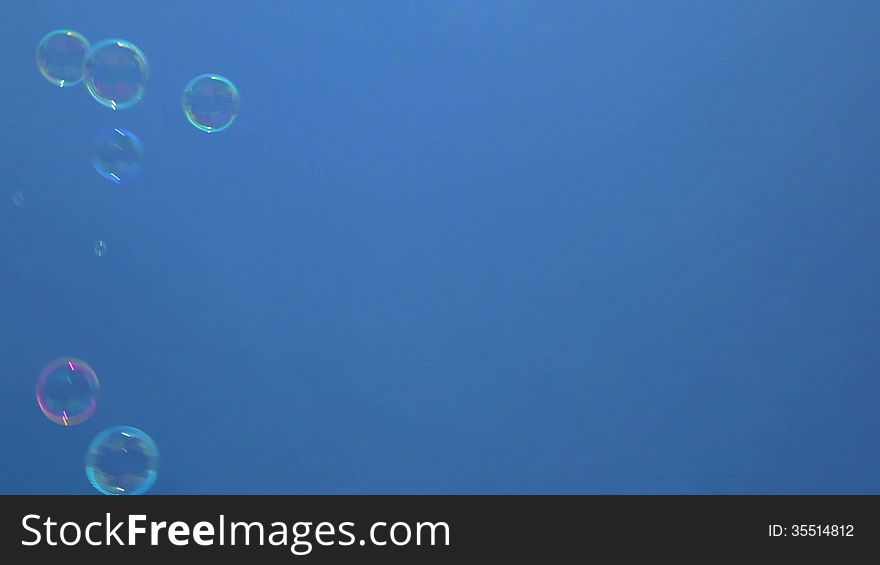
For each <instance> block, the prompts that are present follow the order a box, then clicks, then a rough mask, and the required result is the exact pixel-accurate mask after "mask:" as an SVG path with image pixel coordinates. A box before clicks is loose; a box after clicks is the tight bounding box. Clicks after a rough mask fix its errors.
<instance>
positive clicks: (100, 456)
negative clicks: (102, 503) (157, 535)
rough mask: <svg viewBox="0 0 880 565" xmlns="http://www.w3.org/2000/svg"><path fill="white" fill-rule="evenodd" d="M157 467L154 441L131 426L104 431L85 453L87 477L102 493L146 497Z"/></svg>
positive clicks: (157, 452)
mask: <svg viewBox="0 0 880 565" xmlns="http://www.w3.org/2000/svg"><path fill="white" fill-rule="evenodd" d="M158 468H159V450H158V449H157V448H156V444H155V443H154V442H153V439H152V438H151V437H150V436H148V435H147V434H145V433H144V432H142V431H141V430H139V429H137V428H132V427H131V426H116V427H113V428H108V429H106V430H104V431H103V432H101V433H99V434H98V435H97V436H96V437H95V439H93V440H92V443H91V444H90V445H89V450H88V452H87V453H86V476H87V477H88V479H89V482H90V483H91V484H92V486H93V487H95V489H96V490H97V491H98V492H100V493H101V494H121V495H132V494H144V493H145V492H147V491H148V490H150V488H151V487H152V486H153V483H155V482H156V476H157V474H158V473H157V472H158Z"/></svg>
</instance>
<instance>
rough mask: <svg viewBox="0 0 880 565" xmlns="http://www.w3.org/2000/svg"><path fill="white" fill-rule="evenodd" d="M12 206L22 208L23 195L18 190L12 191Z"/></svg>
mask: <svg viewBox="0 0 880 565" xmlns="http://www.w3.org/2000/svg"><path fill="white" fill-rule="evenodd" d="M12 205H13V206H15V207H16V208H21V207H22V206H24V193H23V192H22V191H20V190H14V191H12Z"/></svg>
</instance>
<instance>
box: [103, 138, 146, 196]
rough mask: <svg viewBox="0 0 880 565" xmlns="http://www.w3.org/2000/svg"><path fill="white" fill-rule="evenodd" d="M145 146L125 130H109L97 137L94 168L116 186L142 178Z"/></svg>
mask: <svg viewBox="0 0 880 565" xmlns="http://www.w3.org/2000/svg"><path fill="white" fill-rule="evenodd" d="M143 156H144V145H143V143H141V140H140V139H139V138H138V136H136V135H135V134H133V133H132V132H130V131H128V130H127V129H124V128H107V129H103V130H101V131H99V132H98V135H96V136H95V147H94V156H93V157H92V167H93V168H94V169H95V171H96V172H97V173H98V174H99V175H101V176H102V177H104V178H105V179H107V180H109V181H110V182H112V183H114V184H124V183H127V182H130V181H132V180H134V179H135V178H137V177H138V176H140V174H141V171H142V170H143V164H142V162H141V161H142V158H143Z"/></svg>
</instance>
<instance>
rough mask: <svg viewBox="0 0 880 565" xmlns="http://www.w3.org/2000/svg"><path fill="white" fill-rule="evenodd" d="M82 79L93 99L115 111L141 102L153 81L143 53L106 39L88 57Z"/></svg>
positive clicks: (93, 48)
mask: <svg viewBox="0 0 880 565" xmlns="http://www.w3.org/2000/svg"><path fill="white" fill-rule="evenodd" d="M82 77H83V80H84V81H85V84H86V88H88V89H89V93H90V94H91V95H92V98H94V99H95V100H97V101H98V102H99V103H101V104H103V105H104V106H107V107H108V108H111V109H113V110H122V109H125V108H131V107H132V106H134V105H135V104H137V103H138V102H140V101H141V99H142V98H143V97H144V91H146V89H147V84H148V82H149V79H150V64H149V63H148V62H147V57H146V56H145V55H144V53H143V51H141V50H140V49H138V48H137V46H135V45H134V44H132V43H129V42H128V41H124V40H122V39H105V40H104V41H101V42H100V43H96V44H95V45H94V46H92V48H91V49H89V51H88V53H86V56H85V59H84V61H83V66H82Z"/></svg>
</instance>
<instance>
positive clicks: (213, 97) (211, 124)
mask: <svg viewBox="0 0 880 565" xmlns="http://www.w3.org/2000/svg"><path fill="white" fill-rule="evenodd" d="M239 102H240V98H239V95H238V89H237V88H235V85H234V84H232V82H230V81H229V79H226V78H224V77H222V76H220V75H214V74H206V75H199V76H197V77H196V78H194V79H192V80H191V81H189V84H187V85H186V88H185V89H184V90H183V112H184V114H186V119H187V120H189V123H191V124H192V125H194V126H195V127H197V128H198V129H200V130H202V131H206V132H208V133H213V132H216V131H223V130H225V129H226V128H228V127H229V126H230V125H232V122H234V121H235V117H236V116H237V115H238V106H239Z"/></svg>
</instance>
